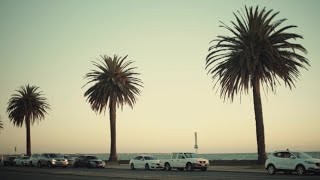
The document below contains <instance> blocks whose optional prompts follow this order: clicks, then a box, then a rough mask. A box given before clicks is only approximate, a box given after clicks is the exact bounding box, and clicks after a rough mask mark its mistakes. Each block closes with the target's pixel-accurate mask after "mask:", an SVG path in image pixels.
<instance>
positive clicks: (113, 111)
mask: <svg viewBox="0 0 320 180" xmlns="http://www.w3.org/2000/svg"><path fill="white" fill-rule="evenodd" d="M109 109H110V134H111V146H110V157H109V161H110V162H116V161H118V157H117V142H116V110H117V109H116V102H115V100H113V99H112V98H111V100H110V103H109Z"/></svg>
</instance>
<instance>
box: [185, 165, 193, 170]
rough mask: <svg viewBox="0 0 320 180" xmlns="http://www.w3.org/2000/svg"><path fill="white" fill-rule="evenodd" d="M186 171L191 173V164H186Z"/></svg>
mask: <svg viewBox="0 0 320 180" xmlns="http://www.w3.org/2000/svg"><path fill="white" fill-rule="evenodd" d="M186 169H187V171H193V166H192V164H191V163H187V166H186Z"/></svg>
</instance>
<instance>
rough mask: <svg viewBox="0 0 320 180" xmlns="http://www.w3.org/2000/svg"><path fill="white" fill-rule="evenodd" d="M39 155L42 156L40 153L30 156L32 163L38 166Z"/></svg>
mask: <svg viewBox="0 0 320 180" xmlns="http://www.w3.org/2000/svg"><path fill="white" fill-rule="evenodd" d="M39 157H40V154H32V156H31V157H30V165H31V166H37V164H38V162H39Z"/></svg>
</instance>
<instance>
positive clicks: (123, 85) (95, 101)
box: [84, 55, 142, 162]
mask: <svg viewBox="0 0 320 180" xmlns="http://www.w3.org/2000/svg"><path fill="white" fill-rule="evenodd" d="M101 58H102V61H100V63H96V62H93V65H94V66H95V67H96V68H98V70H91V72H89V73H87V74H86V75H85V79H88V82H87V83H86V84H85V85H87V84H89V83H93V85H92V86H91V87H90V88H89V89H88V90H87V91H86V92H85V94H84V96H85V97H87V101H88V102H89V103H90V106H91V108H92V110H94V111H95V112H97V113H99V114H101V113H102V112H105V111H106V108H107V106H109V113H110V134H111V146H110V157H109V161H111V162H114V161H117V160H118V157H117V149H116V109H117V107H121V108H122V107H123V105H124V104H128V105H129V106H130V107H131V108H133V105H134V104H135V102H136V100H137V97H136V96H137V95H139V94H140V90H139V87H142V81H141V80H140V79H139V78H137V77H136V76H137V75H139V73H135V72H134V70H135V69H136V67H129V66H130V65H131V64H132V63H133V62H132V61H125V60H126V58H127V56H125V57H118V56H117V55H114V56H113V58H112V57H109V56H107V55H103V56H101ZM85 85H84V86H85Z"/></svg>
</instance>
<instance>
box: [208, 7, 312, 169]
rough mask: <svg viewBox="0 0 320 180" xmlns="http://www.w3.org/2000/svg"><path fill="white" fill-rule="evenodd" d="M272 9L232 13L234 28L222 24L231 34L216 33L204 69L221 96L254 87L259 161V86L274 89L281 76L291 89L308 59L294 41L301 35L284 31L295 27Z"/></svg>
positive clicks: (260, 159) (262, 156) (261, 144)
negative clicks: (218, 34) (286, 23)
mask: <svg viewBox="0 0 320 180" xmlns="http://www.w3.org/2000/svg"><path fill="white" fill-rule="evenodd" d="M278 14H279V12H276V13H274V12H273V10H268V11H267V10H266V9H265V8H263V9H262V10H261V9H259V8H258V6H257V7H256V8H255V9H254V8H253V7H250V8H247V7H245V12H244V11H242V13H240V12H239V11H238V15H239V16H237V14H235V13H234V16H235V18H236V21H235V22H233V21H231V24H232V25H233V28H231V27H230V26H227V25H226V24H224V23H222V22H221V23H222V25H221V26H220V27H223V28H225V29H227V30H228V31H230V32H231V34H232V36H218V37H217V39H215V40H213V41H212V42H214V43H215V44H214V45H212V46H211V47H210V48H209V54H208V56H207V58H206V69H207V70H208V74H210V75H211V76H212V79H213V80H214V84H215V85H214V88H215V87H216V85H217V87H220V97H221V98H223V99H224V100H226V99H230V100H231V101H233V99H234V96H235V95H236V94H248V91H249V88H252V90H253V101H254V111H255V121H256V136H257V145H258V163H263V162H264V161H265V160H266V151H265V138H264V125H263V115H262V105H261V97H260V87H261V86H262V88H265V89H266V90H271V91H272V92H275V88H276V86H277V85H280V81H279V80H280V79H281V80H282V81H283V82H284V84H285V86H286V87H289V88H290V90H291V89H292V88H293V87H295V85H294V82H295V81H296V79H297V78H298V77H299V75H300V72H299V70H298V68H305V69H307V68H306V65H307V66H309V63H308V59H306V58H305V57H303V56H302V55H301V52H302V53H304V54H307V50H306V49H305V48H304V47H303V46H302V45H300V44H297V43H293V41H294V40H296V39H303V37H302V36H301V35H298V34H295V33H289V32H286V31H287V30H289V29H291V28H295V27H297V26H294V25H289V26H284V27H282V28H280V27H279V26H280V25H281V24H282V23H283V22H284V21H286V19H280V20H277V21H274V18H275V16H276V15H278Z"/></svg>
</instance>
